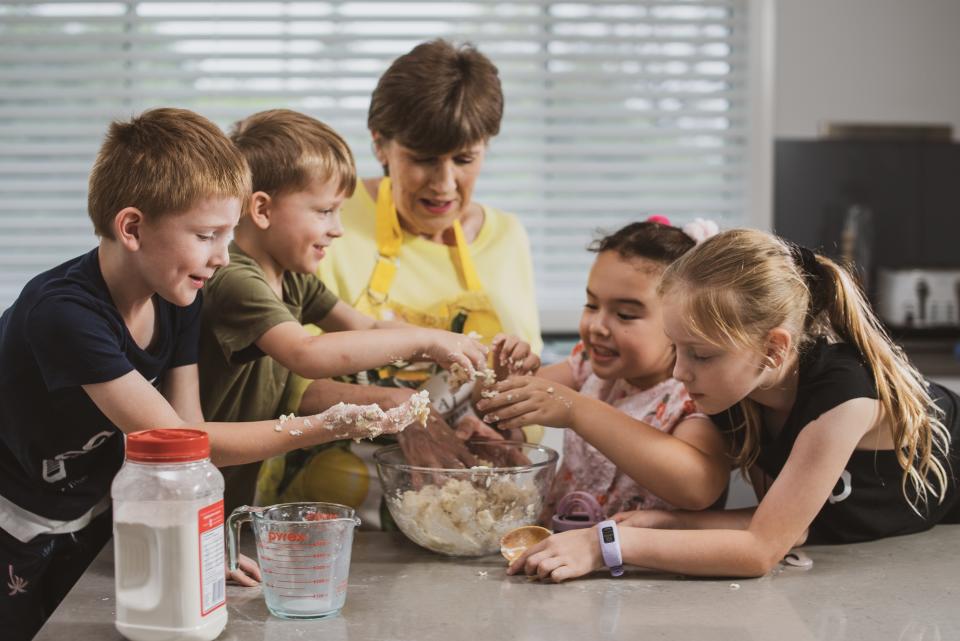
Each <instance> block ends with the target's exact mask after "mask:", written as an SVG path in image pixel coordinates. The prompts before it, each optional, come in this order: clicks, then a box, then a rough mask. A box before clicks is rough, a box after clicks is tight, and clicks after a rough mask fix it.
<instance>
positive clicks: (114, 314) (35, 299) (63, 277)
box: [0, 109, 250, 639]
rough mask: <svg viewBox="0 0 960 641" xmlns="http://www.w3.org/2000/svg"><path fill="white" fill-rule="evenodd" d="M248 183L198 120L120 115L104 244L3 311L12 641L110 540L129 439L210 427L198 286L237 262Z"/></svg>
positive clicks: (105, 200) (96, 193)
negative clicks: (128, 435)
mask: <svg viewBox="0 0 960 641" xmlns="http://www.w3.org/2000/svg"><path fill="white" fill-rule="evenodd" d="M249 185H250V183H249V172H248V169H247V166H246V164H245V162H244V160H243V158H242V157H241V156H240V155H239V154H238V153H237V151H236V150H235V149H234V148H233V146H232V145H231V144H230V142H229V140H227V139H226V137H224V136H223V134H222V132H220V130H219V129H218V128H217V127H216V126H215V125H214V124H213V123H211V122H209V121H208V120H206V119H204V118H202V117H200V116H198V115H196V114H193V113H191V112H189V111H184V110H179V109H156V110H153V111H149V112H146V113H144V114H143V115H141V116H140V117H138V118H135V119H133V120H132V121H130V122H127V123H114V124H113V125H112V126H111V128H110V131H109V133H108V135H107V138H106V140H105V142H104V144H103V146H102V148H101V150H100V153H99V155H98V157H97V161H96V165H95V166H94V169H93V172H92V174H91V177H90V190H89V203H88V209H89V213H90V217H91V218H92V220H93V224H94V229H95V231H96V233H97V235H98V236H99V237H100V243H99V246H98V247H97V248H96V249H93V250H91V251H90V252H88V253H86V254H84V255H82V256H79V257H77V258H75V259H73V260H70V261H67V262H66V263H64V264H62V265H59V266H57V267H55V268H53V269H51V270H49V271H47V272H44V273H42V274H40V275H38V276H36V277H35V278H34V279H33V280H31V281H30V282H29V283H28V284H27V285H26V287H24V289H23V291H22V292H21V294H20V296H19V297H18V298H17V300H16V301H15V302H14V303H13V305H11V306H10V308H9V309H7V310H6V311H5V312H4V314H3V316H2V317H0V563H2V564H3V570H4V574H5V575H6V579H7V584H8V585H7V590H5V591H3V592H2V593H0V614H2V620H3V623H4V625H5V634H4V636H5V638H10V637H9V636H7V635H8V634H12V636H13V638H14V639H20V638H25V639H26V638H30V637H31V636H33V634H34V633H35V632H36V630H37V629H38V628H39V627H40V625H41V624H42V622H43V620H44V619H45V618H46V617H47V616H49V614H50V613H51V611H52V610H53V608H55V607H56V605H57V603H58V602H59V601H60V600H61V599H62V598H63V596H64V595H65V594H66V592H67V591H68V590H69V589H70V587H71V585H72V584H73V582H74V581H75V580H76V579H77V578H78V577H79V575H80V574H82V572H83V570H84V569H85V568H86V566H87V564H88V563H89V562H90V560H92V558H93V557H94V556H95V555H96V554H97V553H98V552H99V550H100V548H101V547H102V546H103V544H104V543H105V542H106V541H107V539H108V538H109V537H110V531H111V527H110V512H109V507H110V483H111V481H112V480H113V476H114V475H115V474H116V472H117V470H118V469H119V468H120V465H121V463H122V462H123V452H124V441H123V433H124V432H132V431H136V430H139V429H146V428H150V427H158V426H169V427H175V426H178V425H184V424H185V423H199V422H202V420H203V417H202V414H201V411H200V404H199V401H198V399H197V392H196V390H197V383H196V379H197V374H196V362H197V349H198V336H199V318H200V306H201V301H200V296H198V292H199V291H200V288H201V287H202V286H203V283H204V282H205V281H206V279H208V278H209V277H210V276H211V275H212V274H213V272H214V270H215V269H216V268H217V267H218V266H220V265H223V264H224V263H225V262H226V260H227V256H226V246H227V241H228V238H229V236H230V233H231V230H232V229H233V227H234V225H235V224H236V222H237V219H238V218H239V216H240V203H241V201H242V199H243V198H245V197H246V195H247V193H248V191H249V188H250V186H249ZM118 427H119V428H120V429H118Z"/></svg>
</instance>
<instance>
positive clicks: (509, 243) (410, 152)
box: [261, 40, 542, 520]
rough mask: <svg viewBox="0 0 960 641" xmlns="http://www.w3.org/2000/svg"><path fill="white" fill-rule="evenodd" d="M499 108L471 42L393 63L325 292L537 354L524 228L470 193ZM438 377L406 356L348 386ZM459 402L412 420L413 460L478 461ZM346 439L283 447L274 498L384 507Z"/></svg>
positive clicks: (384, 315) (474, 425)
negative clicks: (513, 342)
mask: <svg viewBox="0 0 960 641" xmlns="http://www.w3.org/2000/svg"><path fill="white" fill-rule="evenodd" d="M503 104H504V101H503V93H502V90H501V86H500V78H499V75H498V71H497V68H496V66H494V64H493V63H492V62H491V61H490V60H489V59H488V58H487V57H486V56H484V55H483V54H481V53H480V52H479V51H477V50H476V49H475V48H474V47H472V46H455V45H453V44H451V43H449V42H446V41H444V40H434V41H431V42H426V43H422V44H420V45H418V46H416V47H414V49H413V50H411V51H410V52H409V53H407V54H405V55H403V56H401V57H399V58H397V59H396V60H395V61H394V62H393V64H392V65H391V66H390V68H389V69H387V71H386V72H385V73H384V74H383V76H382V77H381V78H380V80H379V83H378V84H377V87H376V89H375V90H374V92H373V96H372V99H371V104H370V111H369V115H368V118H367V126H368V128H369V130H370V134H371V136H372V139H373V151H374V153H375V154H376V157H377V159H378V161H379V162H380V164H381V165H382V167H383V173H384V175H383V177H375V178H367V179H364V180H363V181H362V182H361V183H360V184H358V186H357V189H356V191H355V192H354V194H353V196H352V197H351V198H350V199H349V200H347V201H346V202H345V203H344V205H343V208H342V210H341V216H342V224H343V228H344V234H343V237H342V238H340V239H338V240H337V241H336V243H334V245H333V246H332V247H331V248H330V250H329V252H328V255H327V257H326V258H325V260H324V261H323V262H322V263H321V267H320V271H319V276H320V278H321V280H323V282H324V284H325V285H326V286H327V287H328V288H329V289H331V290H332V291H333V292H334V293H335V294H337V296H339V297H340V298H341V299H342V300H344V301H346V302H348V303H350V304H352V305H353V306H354V307H356V308H357V309H358V310H360V311H361V312H364V313H366V314H369V315H371V316H373V317H375V318H377V319H380V320H388V319H396V320H398V321H404V322H406V323H410V324H414V325H418V326H423V327H437V328H443V329H449V330H453V331H458V332H463V333H470V332H476V333H477V334H479V335H480V336H481V337H482V340H484V341H485V342H489V341H490V340H491V339H493V337H494V336H495V335H496V334H498V333H501V332H502V333H507V334H514V335H516V336H519V337H520V338H521V339H523V340H524V341H526V342H528V343H529V344H530V345H531V347H532V349H533V351H535V352H537V353H539V351H540V348H541V346H542V341H541V338H540V327H539V321H538V315H537V308H536V300H535V296H534V287H533V269H532V264H531V259H530V249H529V242H528V239H527V235H526V232H525V231H524V229H523V227H522V225H521V224H520V222H519V220H517V218H516V217H515V216H513V215H512V214H508V213H505V212H502V211H500V210H498V209H495V208H493V207H490V206H488V205H485V204H481V203H478V202H476V201H474V199H473V192H474V187H475V186H476V183H477V179H478V178H479V176H480V172H481V169H482V168H483V164H484V159H485V156H486V153H487V147H488V145H489V142H490V140H491V139H492V138H493V137H494V136H496V135H497V133H499V131H500V121H501V118H502V115H503ZM436 376H437V373H436V372H435V371H432V370H429V369H417V368H415V367H411V366H407V367H402V366H401V367H390V368H383V369H380V370H376V371H371V372H365V373H363V374H361V375H359V376H358V377H356V378H355V379H354V382H360V383H368V384H375V385H379V386H387V387H394V388H409V387H418V386H420V385H423V384H427V385H428V387H429V389H431V397H433V398H434V399H435V400H437V393H436V391H435V389H436V386H437V385H439V384H440V383H442V381H441V382H439V383H438V381H437V380H436V378H434V380H431V381H429V382H428V380H429V379H431V377H436ZM440 378H442V375H441V376H440ZM303 387H306V389H305V391H303V392H302V396H300V397H299V402H298V395H299V394H300V390H298V389H296V387H294V389H293V390H292V393H291V396H292V399H291V403H292V405H291V406H292V407H297V408H308V409H311V411H313V410H314V408H317V407H320V408H322V407H327V406H329V405H330V404H332V403H335V402H337V401H338V400H341V399H343V400H347V401H348V402H350V401H351V400H357V397H356V396H355V395H354V394H355V390H354V389H352V388H355V386H349V387H348V386H345V385H344V384H342V383H336V382H333V381H314V382H310V383H309V386H307V385H306V383H301V387H300V389H303ZM440 396H443V394H440ZM367 402H370V401H369V400H367ZM301 411H302V410H301ZM458 411H459V410H454V411H453V412H449V411H448V412H447V413H446V415H445V416H441V414H440V412H434V413H433V414H432V416H431V420H430V421H429V422H428V425H427V427H426V428H422V427H420V426H419V425H411V426H410V427H408V428H407V429H406V430H405V431H404V432H403V433H402V434H401V435H400V443H401V446H402V447H403V449H404V453H405V454H406V456H407V459H408V461H409V462H411V463H414V464H419V465H428V466H439V467H458V466H463V465H472V464H474V463H475V461H474V460H473V457H472V455H471V454H470V453H469V451H467V450H466V448H465V447H464V446H463V442H462V440H460V439H459V438H457V436H455V435H454V431H453V428H452V427H451V425H450V424H454V425H456V424H457V419H459V416H457V413H458ZM459 426H460V436H461V437H463V436H465V435H466V434H475V433H477V432H482V431H483V430H484V426H483V424H482V423H479V421H477V420H475V419H467V420H465V421H462V422H460V423H459ZM525 429H529V431H528V433H527V438H528V439H530V440H536V439H539V435H537V434H535V431H536V430H537V429H539V428H536V427H535V426H534V427H533V428H532V429H530V428H525ZM345 448H347V446H345V445H337V446H332V447H331V448H328V449H327V450H325V451H323V452H319V453H313V454H312V455H309V454H306V453H303V452H301V453H299V454H294V455H291V456H289V457H288V458H287V465H286V469H285V471H284V473H283V475H282V476H283V477H284V478H280V479H277V478H275V479H274V481H277V482H280V483H281V484H283V483H284V482H285V485H286V487H285V488H281V492H280V493H279V494H277V495H276V497H277V498H280V499H281V500H292V499H295V498H304V499H306V498H311V499H314V500H318V499H325V500H338V499H339V501H340V502H345V501H346V502H349V503H351V504H354V505H358V504H362V506H363V507H364V508H366V509H362V510H361V511H362V512H365V513H366V516H367V519H368V520H369V519H370V516H371V514H370V513H371V512H373V511H376V508H378V507H379V496H378V493H377V492H376V491H375V490H376V489H378V488H376V485H377V484H376V483H371V482H370V476H371V475H375V471H374V470H373V469H372V465H371V464H370V462H369V460H368V456H367V455H368V454H369V451H366V452H365V451H364V450H365V449H367V448H370V445H369V444H360V445H359V446H357V445H353V446H350V447H349V448H348V449H345ZM297 457H299V458H300V459H301V460H292V458H297ZM307 458H309V460H306V459H307ZM365 459H367V460H366V461H365ZM298 468H301V469H299V471H297V469H298ZM275 476H276V475H275ZM298 476H299V478H297V477H298ZM261 480H262V481H263V480H264V479H263V478H262V479H261ZM261 487H263V484H262V483H261ZM291 489H292V490H296V491H294V492H292V491H291ZM298 493H299V494H300V496H296V494H298ZM271 498H272V497H271ZM358 502H359V503H358ZM361 518H363V516H361Z"/></svg>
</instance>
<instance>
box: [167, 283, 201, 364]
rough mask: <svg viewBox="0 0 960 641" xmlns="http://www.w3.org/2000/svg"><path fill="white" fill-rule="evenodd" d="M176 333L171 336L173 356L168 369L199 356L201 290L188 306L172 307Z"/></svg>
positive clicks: (192, 361) (190, 361) (196, 358)
mask: <svg viewBox="0 0 960 641" xmlns="http://www.w3.org/2000/svg"><path fill="white" fill-rule="evenodd" d="M171 307H173V309H174V315H175V316H176V319H177V320H176V323H174V328H175V331H176V335H175V336H174V337H173V357H172V358H171V359H170V369H173V368H174V367H182V366H184V365H193V364H195V363H196V362H197V361H198V360H199V358H200V354H199V352H200V310H201V309H203V292H202V291H200V292H197V298H196V300H194V301H193V303H192V304H191V305H189V306H188V307H185V308H184V307H174V306H172V305H171Z"/></svg>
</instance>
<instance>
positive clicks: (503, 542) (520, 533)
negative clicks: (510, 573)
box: [500, 525, 553, 563]
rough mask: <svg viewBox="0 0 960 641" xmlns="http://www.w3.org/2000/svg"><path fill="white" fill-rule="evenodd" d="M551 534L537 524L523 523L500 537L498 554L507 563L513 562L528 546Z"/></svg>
mask: <svg viewBox="0 0 960 641" xmlns="http://www.w3.org/2000/svg"><path fill="white" fill-rule="evenodd" d="M551 534H553V532H551V531H550V530H548V529H547V528H545V527H540V526H539V525H524V526H523V527H518V528H517V529H515V530H510V531H509V532H507V533H506V534H504V535H503V536H502V537H501V538H500V554H502V555H503V558H505V559H506V560H507V561H508V562H509V563H513V562H514V561H515V560H517V559H519V558H520V555H521V554H523V553H524V551H526V549H527V548H528V547H530V546H531V545H536V544H537V543H539V542H540V541H542V540H544V539H545V538H547V537H548V536H550V535H551Z"/></svg>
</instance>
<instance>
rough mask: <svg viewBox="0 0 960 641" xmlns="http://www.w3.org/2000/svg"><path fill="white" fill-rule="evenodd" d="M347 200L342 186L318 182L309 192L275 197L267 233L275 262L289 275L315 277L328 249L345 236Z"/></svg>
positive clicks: (290, 193)
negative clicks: (342, 210)
mask: <svg viewBox="0 0 960 641" xmlns="http://www.w3.org/2000/svg"><path fill="white" fill-rule="evenodd" d="M345 196H346V195H345V194H344V193H343V192H342V191H340V189H339V185H337V184H335V183H333V182H328V181H325V180H319V179H317V180H313V181H311V183H310V184H309V186H308V187H307V188H306V189H302V190H299V191H289V192H283V193H280V194H278V195H276V196H274V197H273V198H272V199H271V202H270V227H269V229H268V230H267V250H268V251H269V253H270V255H271V257H272V258H273V260H274V261H276V262H277V264H279V265H281V266H282V267H283V269H284V270H287V271H291V272H297V273H301V274H313V273H316V271H317V268H318V267H319V266H320V261H321V260H322V259H323V257H324V256H325V255H326V248H327V247H329V246H330V244H331V243H333V241H334V240H335V239H337V238H339V237H340V236H342V235H343V227H341V225H340V206H341V205H342V204H343V201H344V200H345Z"/></svg>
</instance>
